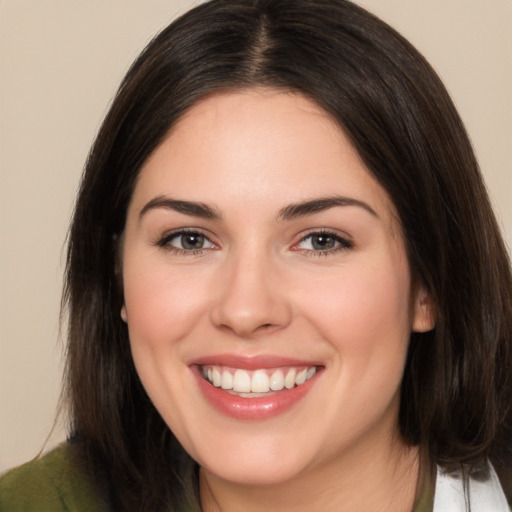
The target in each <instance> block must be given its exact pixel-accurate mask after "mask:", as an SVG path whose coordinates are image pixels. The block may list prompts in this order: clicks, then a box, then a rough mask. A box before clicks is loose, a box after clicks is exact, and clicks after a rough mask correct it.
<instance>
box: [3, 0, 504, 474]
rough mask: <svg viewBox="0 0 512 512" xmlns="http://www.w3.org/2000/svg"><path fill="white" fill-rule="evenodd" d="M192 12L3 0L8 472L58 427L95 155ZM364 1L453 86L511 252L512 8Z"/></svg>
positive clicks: (487, 2)
mask: <svg viewBox="0 0 512 512" xmlns="http://www.w3.org/2000/svg"><path fill="white" fill-rule="evenodd" d="M194 3H198V2H193V1H192V0H165V1H164V0H144V1H142V0H88V1H81V0H0V80H1V81H0V172H1V174H0V223H1V224H0V233H1V237H0V244H1V246H0V470H1V469H5V468H7V467H10V466H12V465H14V464H19V463H21V462H23V461H25V460H28V459H29V458H31V457H33V456H34V455H35V454H36V453H37V452H38V451H39V450H40V449H41V448H42V446H43V444H44V442H45V439H46V437H47V435H48V434H49V432H50V430H51V427H52V424H53V419H54V416H55V407H56V402H57V398H58V394H59V388H60V375H61V362H60V361H61V351H62V343H61V342H59V341H58V312H59V300H60V287H61V273H62V262H63V244H64V239H65V234H66V229H67V224H68V220H69V216H70V213H71V209H72V204H73V198H74V194H75V191H76V188H77V184H78V180H79V176H80V173H81V169H82V166H83V162H84V160H85V158H86V154H87V151H88V148H89V146H90V144H91V142H92V140H93V137H94V134H95V132H96V130H97V129H98V126H99V123H100V121H101V119H102V117H103V116H104V114H105V112H106V109H107V107H108V105H109V103H110V100H111V98H112V95H113V93H114V91H115V89H116V87H117V84H118V83H119V81H120V79H121V78H122V76H123V74H124V72H125V71H126V69H127V67H128V65H129V64H130V62H131V61H132V60H133V59H134V58H135V56H136V55H137V54H138V52H139V51H140V50H141V49H142V48H143V46H144V45H145V44H146V43H147V42H148V40H149V39H150V37H151V36H152V35H154V33H156V31H157V30H159V29H160V28H163V27H164V26H165V25H166V24H167V23H168V22H169V21H170V20H171V19H172V18H173V17H174V16H175V15H176V14H177V13H180V12H183V11H184V10H185V9H187V8H188V7H190V6H191V5H193V4H194ZM359 3H360V4H362V5H363V6H366V7H367V8H368V9H370V10H371V11H373V12H375V13H376V14H378V15H380V16H381V17H382V18H384V19H385V20H386V21H388V22H389V23H390V24H392V25H393V26H395V27H396V28H397V29H398V30H399V31H401V32H402V33H403V34H404V35H405V36H406V37H408V38H409V39H410V40H411V41H412V42H413V43H414V44H415V45H416V46H417V47H418V48H419V49H420V50H421V51H422V52H423V53H424V54H425V55H426V57H427V58H428V59H429V60H430V61H431V63H432V64H433V65H434V67H435V68H436V69H437V70H438V71H439V73H440V74H441V76H442V77H443V79H444V81H445V83H446V85H447V87H448V89H449V90H450V92H451V93H452V95H453V97H454V98H455V102H456V104H457V105H458V107H459V109H460V112H461V115H462V117H463V119H464V120H465V122H466V124H467V127H468V130H469V132H470V134H471V137H472V140H473V142H474V145H475V147H476V150H477V153H478V156H479V159H480V162H481V165H482V168H483V171H484V174H485V176H486V180H487V182H488V186H489V189H490V192H491V195H492V197H493V200H494V203H495V206H496V210H497V212H498V215H499V217H500V219H501V221H502V224H503V226H504V231H505V233H506V238H507V241H508V245H509V247H510V246H511V245H512V165H511V164H512V156H511V143H512V92H511V91H512V39H511V34H512V0H428V1H425V0H360V1H359ZM63 436H64V434H63V429H62V428H61V427H57V428H56V429H55V431H54V434H53V436H52V438H51V440H50V442H49V444H48V446H52V445H53V444H55V443H57V442H59V441H60V440H61V439H63Z"/></svg>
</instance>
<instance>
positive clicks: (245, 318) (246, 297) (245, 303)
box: [212, 243, 290, 338]
mask: <svg viewBox="0 0 512 512" xmlns="http://www.w3.org/2000/svg"><path fill="white" fill-rule="evenodd" d="M255 245H256V244H253V243H245V244H242V245H240V246H239V247H237V248H233V250H232V251H231V253H230V255H229V256H228V257H227V258H226V260H225V262H224V269H223V270H224V271H223V272H222V275H221V276H219V277H220V278H221V281H222V283H221V284H220V294H219V296H218V299H217V302H216V304H215V305H214V308H213V315H212V317H213V318H212V319H213V321H214V323H215V324H216V325H217V326H219V327H223V328H227V329H229V330H231V331H233V332H234V333H236V334H237V335H239V336H241V337H246V338H247V337H251V336H253V335H255V334H256V333H259V332H263V331H265V332H270V331H273V330H277V329H280V328H282V327H284V326H286V325H287V323H288V322H289V320H290V308H289V304H287V301H286V294H285V293H284V290H283V289H282V288H280V286H279V281H280V279H279V270H278V268H276V267H277V261H276V257H275V255H273V254H272V252H271V251H270V250H269V249H268V248H267V247H261V246H259V247H256V246H255Z"/></svg>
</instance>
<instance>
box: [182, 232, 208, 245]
mask: <svg viewBox="0 0 512 512" xmlns="http://www.w3.org/2000/svg"><path fill="white" fill-rule="evenodd" d="M203 242H204V236H203V235H194V234H190V235H183V238H182V239H181V244H182V246H183V249H200V248H201V247H202V246H203Z"/></svg>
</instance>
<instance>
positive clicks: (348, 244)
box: [156, 228, 354, 257]
mask: <svg viewBox="0 0 512 512" xmlns="http://www.w3.org/2000/svg"><path fill="white" fill-rule="evenodd" d="M184 235H195V236H200V237H203V238H204V240H205V241H206V242H207V243H209V244H211V245H212V246H214V247H215V244H214V243H213V242H212V241H211V240H210V238H209V237H208V236H207V235H206V234H205V233H204V232H203V231H201V230H200V229H193V228H187V229H180V230H179V231H173V232H172V233H167V234H166V235H164V236H163V237H162V238H160V239H159V240H158V241H157V242H156V245H157V246H159V247H162V248H163V249H165V250H167V251H170V252H173V253H174V254H177V255H184V256H194V255H200V254H203V253H204V251H208V250H211V249H212V248H213V247H206V248H205V247H202V248H199V249H184V248H181V247H175V246H173V245H171V244H170V242H171V241H172V240H174V239H176V238H179V237H180V236H184ZM315 236H317V237H322V236H323V237H325V238H328V239H331V240H332V241H334V243H335V244H336V246H335V247H333V248H331V249H326V250H315V249H300V248H297V246H298V245H299V244H301V243H303V242H305V241H306V240H308V239H311V238H313V237H315ZM353 247H354V243H353V242H352V241H351V240H348V239H347V238H343V237H341V236H340V235H338V234H336V233H333V232H332V231H327V230H316V231H311V232H310V233H308V234H306V235H305V236H303V237H301V239H300V240H299V241H298V242H297V243H295V244H294V245H293V248H296V249H295V250H297V251H301V252H303V253H305V254H307V255H308V256H312V257H321V256H329V255H332V254H335V253H337V252H339V251H343V250H347V249H352V248H353Z"/></svg>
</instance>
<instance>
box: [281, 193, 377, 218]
mask: <svg viewBox="0 0 512 512" xmlns="http://www.w3.org/2000/svg"><path fill="white" fill-rule="evenodd" d="M336 206H357V207H359V208H362V209H363V210H366V211H367V212H368V213H370V214H371V215H373V216H374V217H376V218H377V219H378V218H379V216H378V215H377V212H376V211H375V210H374V209H373V208H372V207H371V206H370V205H368V204H367V203H365V202H363V201H360V200H358V199H354V198H352V197H343V196H332V197H321V198H318V199H312V200H310V201H303V202H300V203H295V204H290V205H288V206H286V207H285V208H283V209H282V210H281V211H280V212H279V215H278V217H277V218H278V219H279V220H291V219H296V218H298V217H305V216H306V215H312V214H314V213H318V212H322V211H325V210H328V209H330V208H334V207H336Z"/></svg>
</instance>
